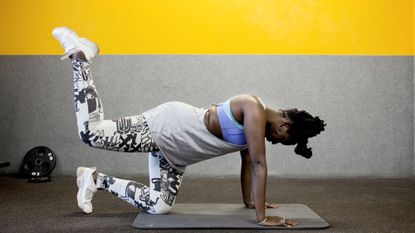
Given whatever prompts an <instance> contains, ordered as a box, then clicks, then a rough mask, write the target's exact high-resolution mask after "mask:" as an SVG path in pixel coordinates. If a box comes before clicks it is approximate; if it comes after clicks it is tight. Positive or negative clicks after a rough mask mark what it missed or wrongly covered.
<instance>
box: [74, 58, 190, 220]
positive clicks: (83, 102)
mask: <svg viewBox="0 0 415 233" xmlns="http://www.w3.org/2000/svg"><path fill="white" fill-rule="evenodd" d="M72 68H73V71H74V93H75V98H74V102H75V111H76V118H77V124H78V131H79V136H80V138H81V140H82V141H83V142H84V143H85V144H87V145H89V146H91V147H94V148H101V149H106V150H112V151H120V152H149V155H148V168H149V177H150V182H149V183H150V185H149V187H148V186H146V185H144V184H140V183H137V182H135V181H130V180H123V179H119V178H115V177H112V176H108V175H105V174H103V173H98V177H97V185H98V187H99V188H102V189H105V190H107V191H108V192H110V193H112V194H114V195H117V196H118V197H119V198H121V199H123V200H125V201H127V202H128V203H130V204H132V205H134V206H135V207H137V208H140V209H141V210H143V211H146V212H148V213H152V214H165V213H168V212H169V211H170V210H171V208H172V207H173V204H174V202H175V199H176V196H177V193H178V191H179V188H180V185H181V183H182V179H183V173H182V172H180V171H178V170H176V169H174V168H173V167H172V166H171V165H170V164H169V163H168V162H167V160H166V159H165V158H164V157H163V155H162V154H161V153H160V151H159V149H158V147H157V145H156V143H155V142H154V140H153V137H152V136H151V133H150V130H149V128H148V124H147V121H146V119H145V118H144V116H143V115H137V116H130V117H123V118H120V119H116V120H104V110H103V106H102V103H101V100H100V99H99V97H98V93H97V90H96V88H95V85H94V81H93V80H92V76H91V69H90V64H89V63H88V62H85V61H81V60H76V59H74V60H72Z"/></svg>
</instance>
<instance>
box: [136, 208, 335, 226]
mask: <svg viewBox="0 0 415 233" xmlns="http://www.w3.org/2000/svg"><path fill="white" fill-rule="evenodd" d="M266 214H267V215H270V216H272V215H278V216H282V217H286V218H288V219H292V220H295V221H297V222H298V225H297V226H295V227H291V228H288V229H297V230H298V229H322V228H328V227H329V224H328V223H327V222H326V221H325V220H324V219H322V218H321V217H320V216H318V215H317V214H316V213H315V212H314V211H313V210H311V209H310V208H309V207H308V206H306V205H302V204H280V205H279V208H276V209H267V210H266ZM255 219H256V218H255V210H253V209H246V208H244V207H243V206H242V205H239V204H220V203H192V204H175V205H174V207H173V209H172V211H171V212H170V213H169V214H166V215H152V214H147V213H140V214H138V216H137V217H136V219H135V220H134V222H133V227H135V228H139V229H241V228H242V229H287V228H286V227H281V226H275V227H265V226H261V225H258V224H256V222H255Z"/></svg>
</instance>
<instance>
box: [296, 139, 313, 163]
mask: <svg viewBox="0 0 415 233" xmlns="http://www.w3.org/2000/svg"><path fill="white" fill-rule="evenodd" d="M294 152H295V153H296V154H298V155H301V156H303V157H304V158H306V159H309V158H311V156H313V151H312V150H311V148H308V147H307V141H306V142H305V143H304V142H301V143H298V144H297V146H296V147H295V149H294Z"/></svg>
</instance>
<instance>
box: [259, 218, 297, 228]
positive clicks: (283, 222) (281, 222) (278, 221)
mask: <svg viewBox="0 0 415 233" xmlns="http://www.w3.org/2000/svg"><path fill="white" fill-rule="evenodd" d="M261 225H264V226H285V227H293V226H296V225H298V223H297V222H295V221H292V220H289V219H286V218H284V217H279V216H269V217H267V220H266V221H265V222H264V223H262V224H261Z"/></svg>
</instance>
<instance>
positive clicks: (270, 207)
mask: <svg viewBox="0 0 415 233" xmlns="http://www.w3.org/2000/svg"><path fill="white" fill-rule="evenodd" d="M245 207H246V208H248V209H255V203H254V202H253V201H251V202H249V203H248V204H246V205H245ZM265 208H269V209H275V208H278V204H276V203H272V204H269V203H267V202H265Z"/></svg>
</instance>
